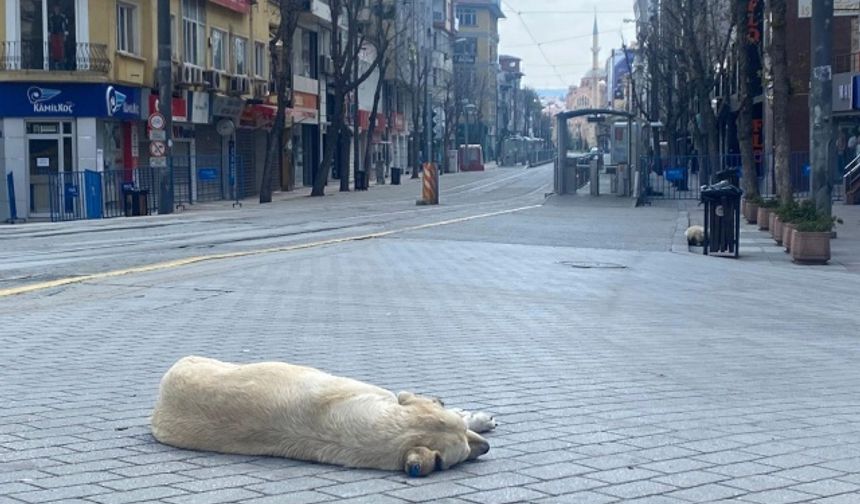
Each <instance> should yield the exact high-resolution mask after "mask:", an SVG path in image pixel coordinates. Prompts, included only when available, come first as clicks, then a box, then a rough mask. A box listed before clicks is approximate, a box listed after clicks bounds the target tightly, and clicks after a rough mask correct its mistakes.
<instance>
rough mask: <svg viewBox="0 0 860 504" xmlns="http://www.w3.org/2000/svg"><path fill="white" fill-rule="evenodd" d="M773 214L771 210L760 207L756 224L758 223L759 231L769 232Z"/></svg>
mask: <svg viewBox="0 0 860 504" xmlns="http://www.w3.org/2000/svg"><path fill="white" fill-rule="evenodd" d="M772 212H773V210H771V209H770V208H765V207H758V212H757V213H756V222H758V229H759V231H767V230H768V229H770V228H769V227H768V226H769V223H770V214H771V213H772Z"/></svg>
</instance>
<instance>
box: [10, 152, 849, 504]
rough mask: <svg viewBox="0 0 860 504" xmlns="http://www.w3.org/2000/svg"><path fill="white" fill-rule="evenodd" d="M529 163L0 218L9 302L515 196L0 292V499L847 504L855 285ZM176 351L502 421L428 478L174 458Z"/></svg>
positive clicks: (265, 461) (113, 503) (678, 213)
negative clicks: (562, 183)
mask: <svg viewBox="0 0 860 504" xmlns="http://www.w3.org/2000/svg"><path fill="white" fill-rule="evenodd" d="M550 173H551V169H549V168H547V167H543V168H538V169H534V170H521V169H517V170H496V171H493V172H488V173H486V174H462V175H451V176H450V177H451V178H450V179H449V178H448V177H449V176H448V175H446V176H445V177H443V181H444V180H448V181H449V182H447V183H449V184H451V187H455V186H457V184H461V185H459V187H460V190H459V192H460V193H461V194H460V195H459V196H455V195H453V194H452V195H451V197H450V198H449V199H448V203H447V206H443V207H440V208H438V209H420V210H419V209H416V208H415V206H414V195H415V194H416V193H417V187H418V186H417V184H414V183H413V184H411V185H407V186H403V187H401V188H378V189H374V190H372V191H370V192H368V193H365V194H360V195H359V194H355V195H346V196H337V197H334V198H333V201H335V202H336V204H331V203H328V202H319V201H316V200H308V199H293V200H291V201H284V202H281V203H276V204H274V205H273V206H271V207H269V208H249V209H243V210H239V211H237V212H235V213H233V212H227V211H224V212H219V211H215V210H213V211H211V212H198V213H188V214H184V215H182V216H173V217H161V218H159V217H154V218H149V219H142V220H140V221H135V220H134V219H128V220H121V221H114V222H111V223H101V226H106V225H110V226H119V227H123V228H124V229H121V230H120V229H117V230H115V231H104V230H99V229H98V227H99V226H96V225H93V224H80V223H74V224H70V225H68V226H70V227H69V228H68V229H74V230H76V233H75V234H72V235H58V234H59V233H62V228H63V226H66V225H44V226H42V227H26V226H25V227H19V228H15V230H14V232H11V231H7V230H6V229H4V230H3V232H4V233H6V234H4V235H0V236H3V244H4V246H3V252H2V257H3V261H5V262H7V264H8V263H9V262H10V261H13V259H14V260H16V261H18V262H17V264H16V265H15V266H14V267H5V268H4V269H3V270H0V271H3V272H4V273H3V275H7V276H5V277H4V278H5V279H6V282H4V284H2V286H5V287H8V286H12V285H21V284H23V283H26V282H30V281H34V280H44V279H52V278H56V277H59V276H63V275H69V274H80V273H92V272H96V271H106V270H108V269H110V268H115V267H129V266H135V265H139V264H145V262H146V259H147V257H149V262H155V261H159V260H162V259H171V258H177V257H184V256H183V254H201V253H206V251H213V250H214V251H216V252H219V251H225V250H226V251H235V250H251V249H253V248H255V247H272V246H280V245H283V244H292V243H297V241H296V240H299V239H304V240H312V239H314V240H315V239H321V238H328V237H338V236H347V235H350V234H352V235H357V234H361V233H366V232H374V231H379V230H393V229H398V228H408V227H410V226H414V225H415V224H417V223H427V222H439V221H444V220H451V219H462V218H465V217H469V216H470V215H478V214H488V213H493V212H498V211H500V210H504V209H511V208H525V207H528V208H525V209H522V210H520V211H517V212H513V213H506V214H498V215H493V216H486V217H482V218H476V219H472V220H463V221H456V222H453V223H450V224H446V225H439V226H435V227H428V228H423V229H412V230H406V231H403V232H399V233H395V234H391V235H387V236H384V237H380V238H377V239H367V240H358V241H347V242H342V243H337V244H330V245H323V246H316V247H311V248H305V249H301V250H290V251H285V252H272V253H266V254H260V255H246V256H242V257H234V258H230V259H223V260H214V261H203V262H199V263H196V264H192V265H188V266H183V267H178V268H172V269H164V270H159V271H152V272H147V273H139V274H131V275H124V276H117V277H111V278H103V279H96V280H92V281H86V282H83V283H80V284H73V285H67V286H64V287H61V288H55V289H46V290H41V291H38V292H34V293H29V294H23V295H17V296H8V297H2V298H0V363H2V367H0V405H2V407H0V503H3V504H5V503H16V504H20V503H22V502H23V503H42V502H53V501H60V502H88V503H99V504H119V503H129V502H167V503H172V504H185V503H218V502H253V503H290V504H294V503H295V504H297V503H314V502H342V503H359V502H364V503H375V504H376V503H378V504H389V503H408V502H440V503H488V504H492V503H507V502H541V503H556V502H557V503H582V504H585V503H613V502H624V503H650V504H683V503H693V502H737V503H740V502H744V503H759V504H776V503H791V502H817V503H822V504H825V503H826V504H854V503H857V502H860V389H858V387H857V384H858V383H860V366H858V365H857V362H858V360H860V345H859V344H858V328H860V314H858V310H857V285H858V277H857V275H856V273H855V272H852V271H849V270H847V269H846V268H842V267H838V266H836V267H832V268H831V267H828V268H800V267H796V266H793V265H791V264H790V263H788V262H770V261H744V260H741V261H734V260H728V259H720V258H713V257H703V256H699V255H695V254H691V253H688V252H686V251H681V250H679V249H678V247H677V244H678V242H679V237H680V236H681V235H682V234H683V231H684V227H685V224H684V219H686V218H688V217H687V214H686V210H684V209H679V208H678V207H677V206H673V205H662V206H661V205H655V206H653V207H648V208H640V209H634V208H632V207H631V205H630V201H629V200H626V199H619V198H616V197H614V196H604V197H601V198H600V199H597V200H593V199H589V198H586V197H570V198H550V199H549V200H547V201H546V203H545V204H543V205H542V206H537V207H531V206H532V205H539V204H541V203H542V202H543V193H544V192H545V187H546V184H548V183H549V180H550V179H549V177H550ZM506 177H514V178H510V179H506ZM503 179H505V180H506V181H504V182H503ZM487 184H489V185H487ZM475 188H478V189H476V190H472V189H475ZM454 192H457V191H454ZM350 198H352V199H350ZM410 198H411V200H410ZM443 201H445V197H444V195H443ZM374 209H375V212H376V213H379V214H383V213H384V214H385V215H384V216H378V217H373V218H370V219H362V218H357V217H358V216H360V215H361V214H363V213H369V212H371V211H373V210H374ZM297 216H298V217H297ZM350 218H352V219H356V220H357V221H358V222H360V223H361V225H358V226H347V227H344V228H342V229H338V230H337V231H332V230H329V231H325V232H318V233H310V234H309V235H301V234H298V235H296V234H288V233H286V232H285V230H289V229H291V228H290V226H294V227H297V228H298V227H301V226H310V228H314V229H317V227H318V228H320V229H321V228H323V227H326V226H324V224H326V223H328V224H332V223H334V224H335V225H330V226H328V227H332V228H339V227H340V224H342V223H343V222H345V220H346V219H350ZM168 222H170V223H173V224H170V225H164V224H166V223H168ZM144 223H146V224H144ZM39 226H41V225H39ZM146 226H159V227H146ZM310 228H308V229H310ZM261 230H266V231H267V232H266V233H262V231H261ZM195 232H196V233H199V234H198V235H194V233H195ZM40 234H45V236H42V237H39V236H37V235H40ZM147 237H149V238H151V239H153V240H157V241H156V242H153V243H150V244H148V245H147V240H146V238H147ZM217 238H220V239H221V240H220V241H218V240H216V239H217ZM188 241H192V242H193V243H192V244H191V246H190V247H184V248H181V246H182V245H185V244H186V242H188ZM7 243H8V246H7ZM87 244H90V245H87ZM177 244H179V245H177ZM124 247H127V249H128V250H129V256H128V257H127V258H123V257H122V256H123V252H122V251H123V248H124ZM189 248H190V249H191V250H190V251H187V249H189ZM40 250H41V251H42V253H41V255H38V254H37V252H39V251H40ZM148 250H149V251H153V254H154V255H152V256H151V257H150V256H148V255H147V254H148V252H147V251H148ZM183 251H184V252H183ZM49 252H51V253H49ZM155 252H158V254H155ZM76 254H77V258H76V259H74V260H73V259H71V258H73V257H75V256H76ZM36 257H38V261H36V260H35V258H36ZM52 264H53V265H56V267H57V268H60V269H59V270H58V271H56V270H51V271H49V270H48V269H49V268H53V267H54V266H53V265H52ZM40 271H41V272H40ZM13 275H14V276H15V279H14V280H11V279H10V277H11V276H13ZM188 354H199V355H207V356H211V357H215V358H219V359H223V360H229V361H256V360H263V359H265V360H284V361H289V362H293V363H301V364H307V365H312V366H315V367H318V368H322V369H324V370H326V371H330V372H333V373H337V374H342V375H348V376H351V377H354V378H358V379H362V380H366V381H369V382H372V383H375V384H378V385H381V386H384V387H387V388H390V389H393V390H414V391H417V392H422V393H428V394H435V395H438V396H440V397H443V398H444V399H445V401H446V404H448V405H450V406H454V407H462V408H467V409H482V410H486V411H489V412H491V413H493V414H494V415H496V418H497V419H498V421H499V424H500V425H499V427H498V428H497V430H496V431H495V432H493V433H490V434H489V435H488V436H487V437H488V439H489V440H490V443H491V447H492V448H491V450H490V452H489V453H488V454H487V455H486V456H485V457H482V458H481V459H480V460H479V461H477V462H472V463H467V464H463V465H461V466H457V467H454V468H452V469H451V470H449V471H446V472H442V473H436V474H433V475H431V476H430V477H428V478H423V479H410V478H407V477H406V476H405V475H403V474H399V473H387V472H377V471H366V470H348V469H342V468H338V467H332V466H326V465H315V464H307V463H302V462H296V461H290V460H284V459H275V458H255V457H240V456H225V455H217V454H211V453H200V452H191V451H183V450H177V449H174V448H170V447H167V446H162V445H160V444H158V443H156V442H155V441H154V440H153V438H152V437H151V435H150V433H149V427H148V415H149V413H150V412H151V408H152V406H153V402H154V400H155V396H156V393H157V387H158V381H159V379H160V377H161V375H162V374H163V373H164V371H166V369H167V368H168V367H169V366H170V365H171V364H172V363H173V362H174V361H175V360H177V359H178V358H180V357H182V356H184V355H188Z"/></svg>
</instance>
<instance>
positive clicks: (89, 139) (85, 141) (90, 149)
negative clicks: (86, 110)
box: [76, 117, 98, 171]
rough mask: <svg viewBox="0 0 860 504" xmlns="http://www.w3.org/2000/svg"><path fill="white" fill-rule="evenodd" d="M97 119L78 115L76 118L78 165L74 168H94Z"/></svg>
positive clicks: (96, 146) (96, 147)
mask: <svg viewBox="0 0 860 504" xmlns="http://www.w3.org/2000/svg"><path fill="white" fill-rule="evenodd" d="M97 126H98V121H96V119H95V118H94V117H80V118H78V120H77V125H76V128H77V137H78V152H77V158H78V166H77V167H76V170H79V171H83V170H96V169H97V168H96V150H97V149H98V140H97V137H98V128H97Z"/></svg>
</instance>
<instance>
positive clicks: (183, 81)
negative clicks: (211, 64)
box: [175, 63, 194, 86]
mask: <svg viewBox="0 0 860 504" xmlns="http://www.w3.org/2000/svg"><path fill="white" fill-rule="evenodd" d="M177 77H178V78H177V79H176V80H175V82H176V84H177V85H179V86H189V85H191V84H192V83H193V82H194V66H193V65H189V64H188V63H183V64H182V66H181V67H180V68H179V74H178V75H177Z"/></svg>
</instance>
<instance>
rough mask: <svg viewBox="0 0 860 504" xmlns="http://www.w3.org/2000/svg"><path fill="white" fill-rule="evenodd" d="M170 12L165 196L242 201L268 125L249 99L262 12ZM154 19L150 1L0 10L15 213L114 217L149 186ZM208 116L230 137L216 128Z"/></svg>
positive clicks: (227, 6)
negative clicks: (129, 191)
mask: <svg viewBox="0 0 860 504" xmlns="http://www.w3.org/2000/svg"><path fill="white" fill-rule="evenodd" d="M170 14H171V37H172V39H173V44H172V47H173V51H172V73H173V81H174V90H175V91H174V94H173V96H171V97H170V100H171V109H172V119H173V131H172V136H173V138H174V143H173V148H172V162H173V177H174V180H173V184H174V192H175V199H176V202H177V203H179V204H191V203H194V202H196V201H203V200H207V199H221V198H227V197H233V196H237V195H238V196H241V195H248V194H253V193H254V192H255V191H256V188H257V187H259V181H260V170H259V164H260V163H261V162H262V157H261V154H262V151H263V150H264V146H265V132H264V129H265V127H266V125H267V121H269V124H270V121H271V114H269V110H266V109H261V108H260V106H259V105H257V103H258V102H259V101H261V100H263V99H265V97H266V96H268V95H269V78H268V67H269V64H268V40H269V16H270V6H269V4H268V3H267V2H262V3H256V4H255V5H251V2H250V0H213V1H204V0H174V1H173V2H172V3H171V13H170ZM156 24H157V22H156V3H155V2H149V1H142V0H121V1H116V0H7V1H6V2H5V9H3V10H0V41H2V52H0V93H3V95H4V96H8V97H9V99H6V100H3V101H2V103H0V132H2V135H0V137H2V138H0V162H2V167H3V168H4V172H5V173H6V174H9V173H11V174H12V179H13V183H14V187H15V193H14V199H15V203H16V205H15V206H16V209H17V214H18V217H19V218H22V219H28V218H48V217H50V218H54V219H57V218H59V219H61V220H62V219H65V218H98V217H105V216H112V215H115V214H116V213H117V212H120V213H121V211H122V208H121V207H122V201H120V198H121V197H122V189H123V188H125V187H128V186H130V185H136V186H138V187H141V188H144V187H145V188H147V189H153V188H154V187H153V186H154V185H155V180H154V178H153V177H154V172H155V169H154V168H157V167H158V160H157V159H154V158H158V157H159V154H160V153H161V152H160V148H161V146H163V144H159V142H160V140H159V137H158V136H157V135H156V136H153V135H151V134H150V130H151V127H150V125H149V124H148V122H147V119H148V117H149V116H150V114H151V113H152V112H154V111H155V110H156V104H157V103H158V101H159V98H160V97H159V96H158V91H157V87H156V84H157V82H156V76H155V68H156V55H157V42H158V41H157V40H156V30H155V26H156ZM220 119H228V120H230V121H231V122H232V123H234V125H235V137H230V138H228V137H226V136H223V135H219V134H218V131H217V130H216V125H217V124H218V122H219V120H220ZM232 153H235V154H236V156H235V157H233V159H238V160H239V161H238V163H236V164H234V166H233V172H232V173H231V171H230V163H229V161H228V158H230V154H232ZM99 187H101V188H102V189H100V190H99V191H96V189H97V188H99ZM151 193H152V197H153V198H154V197H155V193H156V191H151ZM82 216H83V217H82Z"/></svg>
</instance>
